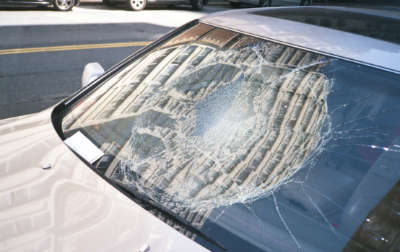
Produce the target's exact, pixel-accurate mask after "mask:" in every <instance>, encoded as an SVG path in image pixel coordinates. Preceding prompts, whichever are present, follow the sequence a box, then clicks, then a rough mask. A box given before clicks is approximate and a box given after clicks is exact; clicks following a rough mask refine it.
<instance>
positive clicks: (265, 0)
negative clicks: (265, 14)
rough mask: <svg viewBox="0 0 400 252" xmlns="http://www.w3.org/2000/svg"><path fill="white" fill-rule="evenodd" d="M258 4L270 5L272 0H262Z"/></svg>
mask: <svg viewBox="0 0 400 252" xmlns="http://www.w3.org/2000/svg"><path fill="white" fill-rule="evenodd" d="M258 5H259V6H260V7H270V6H271V5H272V0H260V3H259V4H258Z"/></svg>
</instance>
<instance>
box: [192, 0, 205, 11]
mask: <svg viewBox="0 0 400 252" xmlns="http://www.w3.org/2000/svg"><path fill="white" fill-rule="evenodd" d="M191 4H192V9H193V10H202V9H203V7H204V0H192V2H191Z"/></svg>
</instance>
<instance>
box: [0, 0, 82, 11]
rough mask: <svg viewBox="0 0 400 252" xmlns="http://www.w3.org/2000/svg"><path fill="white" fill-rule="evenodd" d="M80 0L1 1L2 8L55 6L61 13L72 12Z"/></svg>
mask: <svg viewBox="0 0 400 252" xmlns="http://www.w3.org/2000/svg"><path fill="white" fill-rule="evenodd" d="M75 5H79V1H78V0H0V8H1V7H2V6H3V7H12V6H53V7H54V8H55V9H56V10H59V11H70V10H72V8H73V7H74V6H75Z"/></svg>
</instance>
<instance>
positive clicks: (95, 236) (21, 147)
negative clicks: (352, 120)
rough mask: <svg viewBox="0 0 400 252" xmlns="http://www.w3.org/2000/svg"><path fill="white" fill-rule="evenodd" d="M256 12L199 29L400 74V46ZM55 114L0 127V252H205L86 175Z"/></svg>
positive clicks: (215, 18)
mask: <svg viewBox="0 0 400 252" xmlns="http://www.w3.org/2000/svg"><path fill="white" fill-rule="evenodd" d="M267 9H268V8H266V9H265V10H267ZM339 9H340V8H339ZM260 10H263V9H260V8H258V9H257V11H260ZM252 11H255V10H254V9H246V10H238V11H231V12H225V13H223V14H215V15H211V16H208V17H205V18H202V19H200V22H203V23H207V24H211V25H215V26H217V27H222V28H227V29H230V30H236V31H239V32H243V33H247V34H251V35H254V36H257V37H262V38H265V39H268V40H273V41H278V42H281V43H285V44H289V45H293V46H296V47H300V48H305V49H308V50H312V51H317V52H319V53H323V54H328V55H333V56H337V57H340V58H346V59H351V60H353V61H356V62H361V63H363V64H367V65H373V66H375V67H377V68H383V69H386V70H390V71H393V72H400V60H399V59H400V46H399V45H396V44H394V43H390V42H385V41H381V40H377V39H373V38H368V37H364V36H360V35H357V34H351V33H346V32H342V31H337V30H332V29H328V28H324V27H318V26H313V25H308V24H304V23H297V22H294V21H289V20H283V19H277V18H273V17H266V16H259V15H254V14H251V13H250V12H252ZM249 13H250V14H249ZM315 38H318V39H315ZM51 112H52V108H50V109H48V110H45V111H43V112H41V113H38V114H34V115H31V116H24V117H18V118H11V119H7V120H2V121H0V252H5V251H7V252H8V251H40V252H42V251H57V252H58V251H118V252H123V251H130V252H131V251H140V249H141V248H145V247H147V246H148V248H149V249H147V250H146V252H153V251H163V252H168V251H207V250H206V249H205V248H203V247H202V246H200V245H198V244H197V243H196V242H194V241H192V240H190V239H189V238H187V237H186V236H184V235H183V234H181V233H179V232H178V231H176V230H175V229H174V228H172V227H170V226H168V225H167V224H165V223H164V222H162V221H161V220H159V219H158V218H156V217H155V216H153V215H152V214H151V213H149V212H148V211H146V210H144V209H143V208H142V207H141V206H139V205H138V204H136V203H135V202H133V201H132V200H131V199H129V198H128V197H127V196H125V195H124V194H122V193H121V192H120V191H118V190H117V189H116V188H114V187H113V186H112V185H110V184H108V183H107V182H106V181H105V180H103V179H102V178H101V177H100V176H99V175H98V174H96V173H95V172H94V171H92V170H91V169H90V168H89V167H87V166H86V164H84V163H83V162H82V161H81V160H80V159H79V158H78V157H77V156H76V155H75V154H74V153H73V152H72V151H71V150H70V149H69V148H68V147H67V146H66V145H65V144H64V143H63V141H62V140H61V139H60V137H59V136H58V135H57V133H56V131H55V129H54V127H53V125H52V123H51V121H50V118H51ZM48 165H50V166H51V168H50V169H43V167H46V166H48Z"/></svg>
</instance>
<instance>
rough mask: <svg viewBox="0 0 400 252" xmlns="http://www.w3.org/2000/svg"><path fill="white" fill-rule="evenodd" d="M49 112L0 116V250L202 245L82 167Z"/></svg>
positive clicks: (189, 248) (171, 248) (196, 247)
mask: <svg viewBox="0 0 400 252" xmlns="http://www.w3.org/2000/svg"><path fill="white" fill-rule="evenodd" d="M50 114H51V109H48V110H46V111H43V112H41V113H38V114H35V115H31V116H26V117H23V118H16V119H8V120H2V121H0V251H1V252H3V251H40V252H42V251H57V252H58V251H80V252H81V251H118V252H122V251H129V252H132V251H147V252H152V251H163V252H166V251H206V249H204V248H203V247H201V246H200V245H198V244H197V243H196V242H194V241H192V240H190V239H189V238H187V237H186V236H184V235H182V234H181V233H179V232H177V231H176V230H175V229H173V228H171V227H170V226H168V225H167V224H165V223H163V222H162V221H160V220H159V219H157V218H156V217H154V216H153V215H152V214H150V213H149V212H147V211H146V210H144V209H143V208H142V207H140V206H139V205H137V204H136V203H134V202H133V201H132V200H130V199H129V198H127V197H126V196H125V195H123V194H122V193H120V192H119V191H118V190H117V189H115V188H114V187H113V186H111V185H109V184H108V183H107V182H106V181H105V180H103V179H102V178H101V177H100V176H98V175H97V174H96V173H95V172H94V171H92V170H91V169H90V168H89V167H87V166H86V165H85V164H84V163H83V162H82V161H81V160H80V159H79V158H77V157H76V155H75V154H74V153H73V152H72V151H71V150H70V149H69V148H67V147H66V145H65V144H64V143H63V142H62V140H61V139H60V137H59V136H58V135H57V134H56V132H55V130H54V128H53V126H52V124H51V122H50ZM46 165H51V168H50V169H43V167H44V166H46Z"/></svg>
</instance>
